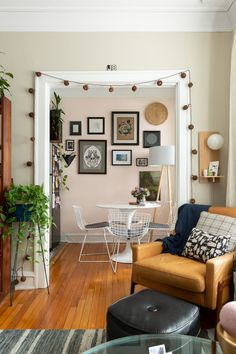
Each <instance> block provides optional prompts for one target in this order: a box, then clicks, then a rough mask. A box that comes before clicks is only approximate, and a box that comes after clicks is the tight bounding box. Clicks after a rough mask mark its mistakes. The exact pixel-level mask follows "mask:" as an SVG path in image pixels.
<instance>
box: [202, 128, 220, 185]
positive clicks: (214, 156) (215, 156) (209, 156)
mask: <svg viewBox="0 0 236 354" xmlns="http://www.w3.org/2000/svg"><path fill="white" fill-rule="evenodd" d="M215 133H217V132H212V131H208V132H199V133H198V158H199V161H198V162H199V163H198V166H199V182H201V183H207V182H213V183H215V182H219V181H220V178H222V177H224V176H221V175H220V176H203V175H202V173H203V170H208V167H209V163H210V161H220V151H219V150H211V149H209V147H208V146H207V139H208V137H209V136H210V135H212V134H215Z"/></svg>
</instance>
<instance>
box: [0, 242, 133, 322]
mask: <svg viewBox="0 0 236 354" xmlns="http://www.w3.org/2000/svg"><path fill="white" fill-rule="evenodd" d="M89 247H90V250H91V251H94V249H93V248H94V245H92V244H91V245H89ZM96 247H98V248H100V251H101V248H102V247H103V245H101V244H100V245H97V246H96ZM98 248H97V249H96V251H99V249H98ZM79 250H80V245H79V244H65V246H64V247H63V248H62V249H61V250H60V251H59V252H58V254H56V255H55V256H54V258H53V260H52V261H51V272H50V295H48V294H47V290H46V289H42V290H41V289H40V290H25V291H16V292H15V294H14V301H13V306H12V307H10V306H9V298H8V297H7V298H6V299H5V300H4V301H3V303H1V305H0V328H1V329H13V328H15V329H25V328H32V329H36V328H45V329H59V328H61V329H71V328H73V329H87V328H90V329H93V328H105V325H106V311H107V307H108V306H109V305H110V304H111V303H113V302H114V301H116V300H118V299H120V298H121V297H123V296H126V295H128V294H129V290H130V278H131V265H130V264H121V263H119V264H118V270H117V273H116V274H114V273H113V272H112V270H111V266H110V264H109V263H81V262H78V255H79Z"/></svg>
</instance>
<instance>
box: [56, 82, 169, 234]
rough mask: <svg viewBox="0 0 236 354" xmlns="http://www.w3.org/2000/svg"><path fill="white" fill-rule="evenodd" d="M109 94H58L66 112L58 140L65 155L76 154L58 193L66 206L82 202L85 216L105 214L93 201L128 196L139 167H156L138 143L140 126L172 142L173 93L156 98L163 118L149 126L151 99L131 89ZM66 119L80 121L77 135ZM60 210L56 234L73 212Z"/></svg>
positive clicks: (140, 141) (136, 181) (142, 169)
mask: <svg viewBox="0 0 236 354" xmlns="http://www.w3.org/2000/svg"><path fill="white" fill-rule="evenodd" d="M88 91H89V92H90V91H92V88H89V90H88ZM114 91H116V90H114ZM113 93H114V96H115V92H113ZM113 93H111V94H110V95H109V97H108V99H107V98H106V97H97V98H89V97H80V98H79V99H78V98H76V97H74V98H66V97H65V98H64V99H63V110H64V111H65V112H66V117H65V121H64V124H63V139H64V141H63V144H64V148H65V147H66V148H67V149H68V150H67V154H70V153H73V152H74V153H75V155H76V157H75V158H74V160H73V162H72V163H71V165H70V166H69V167H68V168H66V169H65V172H66V174H68V182H69V191H67V192H65V193H64V192H63V193H62V199H63V198H64V200H63V202H62V204H63V205H65V209H66V210H68V211H69V210H71V205H73V204H76V203H79V204H81V205H82V206H83V205H84V206H86V211H87V215H86V219H88V221H90V220H92V221H94V220H95V221H96V220H97V219H99V218H100V219H101V218H102V219H104V218H106V213H105V212H104V210H103V211H102V210H100V209H99V208H97V207H96V204H97V203H99V202H112V201H125V202H129V201H133V197H132V195H131V190H133V189H134V187H135V186H139V183H140V176H139V172H152V171H154V170H156V171H160V169H161V168H160V167H157V168H155V169H153V168H150V167H149V166H148V152H149V149H148V148H144V147H143V132H144V131H146V132H151V133H152V132H154V135H155V137H156V136H158V135H160V140H161V141H160V143H161V145H165V144H172V143H174V142H175V121H174V117H175V108H174V106H175V97H174V95H173V97H171V98H170V97H167V98H165V99H163V98H162V99H161V102H163V103H164V104H165V106H166V107H167V108H168V117H167V119H166V120H165V121H164V122H163V124H161V125H154V124H151V123H150V122H148V121H147V119H146V118H145V108H146V107H147V106H148V105H149V104H150V103H151V102H153V101H155V98H152V97H138V96H136V94H138V93H137V92H136V93H133V94H132V95H130V96H131V97H124V96H123V95H122V97H118V96H116V97H113V96H112V95H113ZM131 93H132V92H131ZM89 94H90V93H89ZM71 121H72V122H81V135H70V122H71ZM155 122H156V121H155ZM130 126H131V127H130ZM130 128H131V130H130ZM119 129H120V132H119V131H118V132H117V130H119ZM77 131H78V132H79V129H78V130H77ZM156 132H160V133H156ZM66 140H67V142H66ZM148 140H149V141H150V137H149V139H148ZM73 141H74V144H73ZM65 143H66V144H65ZM73 148H74V149H73ZM72 149H73V150H72ZM66 193H67V195H66ZM66 215H67V219H66V218H65V217H64V215H63V216H62V218H63V220H62V223H63V227H62V233H63V229H64V232H66V231H68V230H71V233H73V232H76V231H74V229H73V227H72V225H74V219H73V213H71V215H68V213H67V212H66Z"/></svg>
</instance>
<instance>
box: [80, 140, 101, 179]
mask: <svg viewBox="0 0 236 354" xmlns="http://www.w3.org/2000/svg"><path fill="white" fill-rule="evenodd" d="M78 157H79V167H78V173H80V174H106V173H107V141H106V140H79V153H78Z"/></svg>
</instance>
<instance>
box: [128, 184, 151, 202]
mask: <svg viewBox="0 0 236 354" xmlns="http://www.w3.org/2000/svg"><path fill="white" fill-rule="evenodd" d="M131 195H132V196H133V197H135V198H136V202H137V204H139V205H145V201H146V197H148V196H149V195H150V192H149V190H148V189H147V188H144V187H135V188H134V190H132V191H131Z"/></svg>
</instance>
